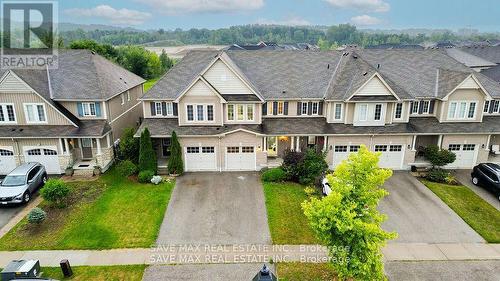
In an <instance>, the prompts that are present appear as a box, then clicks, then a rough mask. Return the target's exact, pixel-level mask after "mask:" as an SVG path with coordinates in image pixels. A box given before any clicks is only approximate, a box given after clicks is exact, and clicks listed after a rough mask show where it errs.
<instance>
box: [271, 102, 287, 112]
mask: <svg viewBox="0 0 500 281" xmlns="http://www.w3.org/2000/svg"><path fill="white" fill-rule="evenodd" d="M280 108H281V112H280ZM273 113H274V112H273ZM284 114H285V102H284V101H277V104H276V115H284Z"/></svg>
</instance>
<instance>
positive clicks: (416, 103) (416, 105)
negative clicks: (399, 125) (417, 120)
mask: <svg viewBox="0 0 500 281" xmlns="http://www.w3.org/2000/svg"><path fill="white" fill-rule="evenodd" d="M419 107H420V101H414V102H413V105H412V107H411V114H418V110H419Z"/></svg>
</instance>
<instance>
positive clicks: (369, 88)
mask: <svg viewBox="0 0 500 281" xmlns="http://www.w3.org/2000/svg"><path fill="white" fill-rule="evenodd" d="M356 95H360V96H378V95H380V96H386V95H390V96H392V93H391V92H390V91H389V89H387V87H386V86H385V85H384V84H383V83H382V81H381V80H380V79H379V78H378V77H377V76H374V77H373V78H372V79H371V80H370V81H368V83H366V85H364V86H363V88H361V89H360V90H359V91H358V92H357V93H356Z"/></svg>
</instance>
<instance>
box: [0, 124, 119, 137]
mask: <svg viewBox="0 0 500 281" xmlns="http://www.w3.org/2000/svg"><path fill="white" fill-rule="evenodd" d="M78 125H79V127H75V126H72V125H24V126H23V125H21V126H20V125H15V126H0V138H12V136H13V134H15V137H16V138H54V137H102V136H104V135H105V134H106V133H107V132H109V131H110V130H111V127H110V126H109V124H108V122H106V121H105V120H82V121H80V122H79V124H78Z"/></svg>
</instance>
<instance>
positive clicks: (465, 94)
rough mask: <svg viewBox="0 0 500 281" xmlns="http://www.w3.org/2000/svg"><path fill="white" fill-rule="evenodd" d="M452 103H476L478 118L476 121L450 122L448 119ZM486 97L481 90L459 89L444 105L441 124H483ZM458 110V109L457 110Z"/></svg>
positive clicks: (461, 120)
mask: <svg viewBox="0 0 500 281" xmlns="http://www.w3.org/2000/svg"><path fill="white" fill-rule="evenodd" d="M452 101H466V102H472V101H475V102H476V116H475V118H474V119H460V120H450V119H448V109H449V106H450V103H451V102H452ZM484 101H485V95H484V94H483V92H482V91H481V90H477V89H458V90H456V91H455V92H453V93H452V94H450V96H449V97H448V100H447V101H444V102H443V103H442V105H441V106H442V108H441V110H440V112H439V113H440V115H438V116H441V118H440V121H441V122H481V120H483V107H484ZM457 110H458V109H457Z"/></svg>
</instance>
